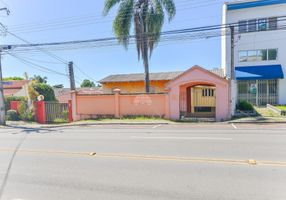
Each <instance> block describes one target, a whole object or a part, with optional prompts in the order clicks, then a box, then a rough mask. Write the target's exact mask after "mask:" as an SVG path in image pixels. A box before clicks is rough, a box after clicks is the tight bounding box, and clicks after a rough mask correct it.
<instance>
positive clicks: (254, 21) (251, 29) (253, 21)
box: [248, 19, 256, 32]
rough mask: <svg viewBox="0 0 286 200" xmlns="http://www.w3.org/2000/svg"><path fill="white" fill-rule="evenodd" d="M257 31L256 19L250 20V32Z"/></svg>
mask: <svg viewBox="0 0 286 200" xmlns="http://www.w3.org/2000/svg"><path fill="white" fill-rule="evenodd" d="M254 31H256V19H251V20H248V32H254Z"/></svg>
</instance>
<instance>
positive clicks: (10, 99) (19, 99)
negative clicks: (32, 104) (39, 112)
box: [5, 96, 26, 111]
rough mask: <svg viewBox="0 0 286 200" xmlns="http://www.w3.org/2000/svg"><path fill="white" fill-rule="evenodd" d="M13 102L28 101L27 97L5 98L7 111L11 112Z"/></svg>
mask: <svg viewBox="0 0 286 200" xmlns="http://www.w3.org/2000/svg"><path fill="white" fill-rule="evenodd" d="M11 101H26V98H25V97H17V96H9V97H5V110H6V111H8V110H10V102H11Z"/></svg>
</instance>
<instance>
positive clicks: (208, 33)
mask: <svg viewBox="0 0 286 200" xmlns="http://www.w3.org/2000/svg"><path fill="white" fill-rule="evenodd" d="M280 18H281V19H280ZM280 18H279V19H278V20H277V21H285V20H286V19H284V18H285V16H282V17H280ZM230 26H234V27H236V28H237V27H239V24H238V23H229V24H222V25H221V24H220V25H211V26H202V27H193V28H187V29H178V30H171V31H164V32H161V41H164V40H165V41H168V40H172V39H181V38H180V37H183V36H184V38H183V39H187V38H188V39H196V38H210V37H215V36H222V35H223V34H225V35H228V34H229V33H228V31H227V29H228V27H230ZM283 29H285V27H284V26H280V27H279V28H278V29H277V30H283ZM212 31H213V32H212ZM214 31H225V33H223V32H214ZM203 32H205V33H203ZM147 35H148V36H150V37H152V36H153V34H147ZM126 39H128V40H129V42H130V43H132V44H135V43H136V41H139V42H140V40H136V36H135V35H130V36H128V37H127V38H126ZM149 41H152V40H149ZM85 44H86V45H90V47H102V46H114V45H118V42H117V38H116V37H107V38H99V39H88V40H73V41H65V42H51V43H36V44H28V45H27V44H15V45H11V46H12V48H13V49H15V48H23V50H24V51H30V49H29V48H34V47H39V46H40V47H45V48H47V47H48V48H55V47H57V46H63V48H66V47H65V46H68V48H69V49H72V48H83V47H84V46H83V45H85ZM76 45H77V46H76ZM15 51H21V50H15Z"/></svg>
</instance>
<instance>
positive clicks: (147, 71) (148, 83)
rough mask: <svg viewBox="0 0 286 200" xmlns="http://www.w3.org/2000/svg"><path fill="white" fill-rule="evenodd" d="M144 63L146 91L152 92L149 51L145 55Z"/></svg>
mask: <svg viewBox="0 0 286 200" xmlns="http://www.w3.org/2000/svg"><path fill="white" fill-rule="evenodd" d="M145 52H146V51H145ZM143 63H144V72H145V73H144V75H145V91H146V93H150V79H149V61H148V54H147V53H145V54H144V55H143Z"/></svg>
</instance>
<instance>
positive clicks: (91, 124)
mask: <svg viewBox="0 0 286 200" xmlns="http://www.w3.org/2000/svg"><path fill="white" fill-rule="evenodd" d="M168 124H171V123H168V122H150V123H141V122H134V123H132V122H126V123H123V122H114V123H112V122H110V123H109V122H107V123H82V124H61V125H36V126H25V125H7V126H6V127H9V126H10V127H17V128H20V127H22V128H35V129H37V128H40V129H41V128H64V127H77V126H78V127H81V126H96V125H168Z"/></svg>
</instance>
